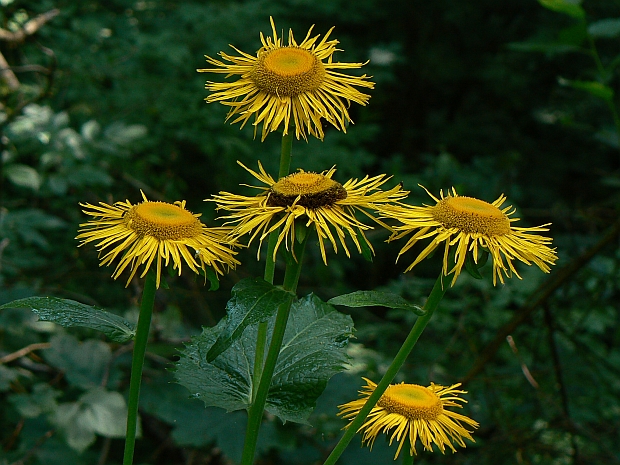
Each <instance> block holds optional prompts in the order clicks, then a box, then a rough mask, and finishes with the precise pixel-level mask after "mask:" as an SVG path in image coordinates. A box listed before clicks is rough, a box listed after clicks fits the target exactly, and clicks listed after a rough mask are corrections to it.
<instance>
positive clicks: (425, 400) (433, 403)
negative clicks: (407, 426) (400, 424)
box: [378, 384, 443, 420]
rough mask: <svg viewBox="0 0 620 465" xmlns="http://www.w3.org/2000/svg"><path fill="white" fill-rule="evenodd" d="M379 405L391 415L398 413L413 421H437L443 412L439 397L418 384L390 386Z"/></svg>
mask: <svg viewBox="0 0 620 465" xmlns="http://www.w3.org/2000/svg"><path fill="white" fill-rule="evenodd" d="M378 405H379V407H383V408H384V409H386V410H387V411H388V412H390V413H398V414H400V415H402V416H404V417H406V418H409V419H411V420H436V419H437V417H438V416H439V415H441V413H442V412H443V405H442V404H441V399H439V396H437V394H435V393H434V392H433V391H431V390H430V389H428V388H425V387H424V386H418V385H417V384H394V385H392V386H389V387H388V388H387V389H386V391H385V393H384V394H383V396H381V399H379V402H378Z"/></svg>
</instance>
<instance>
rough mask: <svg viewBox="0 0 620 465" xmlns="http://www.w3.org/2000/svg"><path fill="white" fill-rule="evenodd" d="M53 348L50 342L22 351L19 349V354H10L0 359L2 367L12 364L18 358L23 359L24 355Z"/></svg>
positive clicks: (27, 347)
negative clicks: (5, 364)
mask: <svg viewBox="0 0 620 465" xmlns="http://www.w3.org/2000/svg"><path fill="white" fill-rule="evenodd" d="M51 346H52V345H51V344H50V343H49V342H37V343H35V344H30V345H28V346H26V347H24V348H22V349H19V350H18V351H17V352H13V353H12V354H8V355H5V356H4V357H2V358H0V365H2V364H4V363H9V362H12V361H13V360H17V359H18V358H22V357H23V356H24V355H28V354H29V353H30V352H32V351H35V350H39V349H49V348H50V347H51Z"/></svg>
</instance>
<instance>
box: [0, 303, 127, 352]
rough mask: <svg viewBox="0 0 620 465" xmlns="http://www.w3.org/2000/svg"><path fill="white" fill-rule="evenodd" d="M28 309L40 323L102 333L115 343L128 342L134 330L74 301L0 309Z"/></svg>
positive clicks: (111, 315) (120, 320) (112, 316)
mask: <svg viewBox="0 0 620 465" xmlns="http://www.w3.org/2000/svg"><path fill="white" fill-rule="evenodd" d="M3 308H31V309H32V311H33V312H34V313H36V314H37V315H38V316H39V319H40V320H42V321H53V322H54V323H58V324H59V325H61V326H64V327H65V328H70V327H72V326H82V327H85V328H91V329H95V330H97V331H101V332H102V333H104V334H105V335H106V336H108V337H109V338H110V339H112V340H113V341H115V342H127V341H130V340H131V339H133V337H134V335H135V326H134V325H133V324H132V323H130V322H129V321H127V320H126V319H124V318H123V317H120V316H118V315H115V314H114V313H110V312H106V311H105V310H102V309H100V308H97V307H93V306H90V305H85V304H81V303H80V302H76V301H74V300H69V299H59V298H57V297H27V298H25V299H20V300H14V301H13V302H9V303H6V304H4V305H2V306H0V309H3Z"/></svg>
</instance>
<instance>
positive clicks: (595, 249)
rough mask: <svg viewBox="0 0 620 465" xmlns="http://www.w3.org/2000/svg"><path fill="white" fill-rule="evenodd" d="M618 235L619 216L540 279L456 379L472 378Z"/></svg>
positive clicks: (462, 381) (465, 379)
mask: <svg viewBox="0 0 620 465" xmlns="http://www.w3.org/2000/svg"><path fill="white" fill-rule="evenodd" d="M619 235H620V220H618V221H616V222H615V223H614V224H613V226H612V227H611V228H610V229H609V231H608V232H607V233H606V234H605V235H604V236H603V237H602V238H601V240H599V241H598V242H597V243H596V244H594V245H593V246H592V247H590V248H589V249H587V250H586V251H585V252H584V253H582V254H581V255H579V256H578V257H577V258H575V259H574V260H572V261H571V262H570V263H568V264H567V265H565V266H564V267H562V268H559V269H558V270H557V271H556V272H555V273H553V274H552V275H551V276H550V278H549V279H547V280H546V281H545V282H544V283H542V284H541V285H540V286H539V287H538V289H537V290H536V291H534V293H533V294H532V297H531V298H530V299H529V301H528V303H526V304H525V305H524V306H523V307H521V308H520V309H519V311H518V312H517V313H516V315H515V316H514V317H513V318H512V320H510V321H509V322H508V323H506V324H505V325H504V326H502V327H501V328H500V329H499V330H498V331H497V333H496V334H495V338H494V339H493V340H492V341H491V342H490V343H489V344H488V345H487V346H486V347H485V348H484V349H483V350H482V352H481V353H480V355H479V356H478V358H477V360H476V362H475V363H474V366H473V367H472V368H471V370H469V373H467V374H466V375H465V376H464V377H463V378H462V379H461V380H460V382H461V383H463V384H465V383H467V381H469V380H471V379H472V378H474V377H475V376H476V375H478V373H480V372H481V371H482V370H483V368H484V366H485V365H486V364H487V363H488V362H489V361H490V360H491V359H492V358H493V357H495V354H496V353H497V351H498V350H499V348H500V347H501V346H502V345H503V344H504V341H505V340H506V338H507V337H508V336H509V335H510V334H512V333H513V332H514V331H515V329H516V328H517V327H519V326H520V325H522V324H523V323H525V322H526V321H527V320H528V318H529V317H530V316H531V315H532V313H534V311H535V310H536V309H537V308H538V307H539V306H540V305H541V304H543V303H544V302H545V301H546V300H547V299H548V298H549V297H551V296H552V295H553V293H554V292H555V291H556V290H557V289H559V288H560V287H562V286H563V285H564V283H565V282H567V281H569V280H570V279H571V278H572V277H573V275H575V274H576V273H577V272H578V271H579V270H581V268H583V267H584V266H585V265H586V263H588V262H589V261H590V260H592V258H594V257H595V256H596V254H598V253H599V252H600V251H601V250H602V249H603V248H604V247H606V246H607V245H608V244H610V243H611V242H613V241H615V240H616V239H617V238H618V236H619Z"/></svg>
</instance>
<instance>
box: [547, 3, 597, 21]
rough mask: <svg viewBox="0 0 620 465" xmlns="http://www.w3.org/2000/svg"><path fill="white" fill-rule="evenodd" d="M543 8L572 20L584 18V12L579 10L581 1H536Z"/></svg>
mask: <svg viewBox="0 0 620 465" xmlns="http://www.w3.org/2000/svg"><path fill="white" fill-rule="evenodd" d="M538 3H540V4H541V5H542V6H544V7H545V8H547V9H549V10H552V11H557V12H558V13H564V14H567V15H569V16H572V17H573V18H579V19H581V18H585V16H586V12H585V11H584V10H583V8H581V5H580V3H581V0H538Z"/></svg>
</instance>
